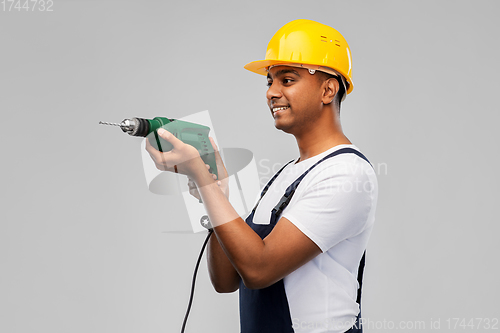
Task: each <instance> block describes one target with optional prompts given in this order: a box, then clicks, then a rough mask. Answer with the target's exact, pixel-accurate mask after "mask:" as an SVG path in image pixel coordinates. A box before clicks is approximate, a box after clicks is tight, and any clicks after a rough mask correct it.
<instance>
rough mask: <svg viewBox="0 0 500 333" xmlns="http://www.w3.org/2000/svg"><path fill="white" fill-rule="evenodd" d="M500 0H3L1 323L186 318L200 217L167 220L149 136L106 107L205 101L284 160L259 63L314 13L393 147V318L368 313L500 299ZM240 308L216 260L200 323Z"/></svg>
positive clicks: (378, 150)
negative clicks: (29, 0) (127, 131)
mask: <svg viewBox="0 0 500 333" xmlns="http://www.w3.org/2000/svg"><path fill="white" fill-rule="evenodd" d="M499 9H500V6H499V4H498V2H497V1H309V2H305V1H252V2H250V1H247V2H236V1H227V0H226V1H184V2H181V1H178V2H175V3H174V2H166V1H163V2H162V1H62V0H54V6H53V10H54V11H53V12H50V13H49V12H16V11H11V12H8V11H7V12H4V11H1V12H0V50H1V52H0V61H1V72H0V94H1V99H0V110H1V112H2V113H1V114H2V118H1V122H2V131H1V135H2V140H1V141H0V144H1V150H2V165H1V168H2V169H1V170H2V172H1V185H2V186H1V195H2V200H1V202H2V203H1V204H2V215H1V216H2V218H1V224H0V263H1V274H0V331H2V332H8V333H17V332H22V333H25V332H50V333H56V332H65V333H66V332H75V333H76V332H85V333H87V332H122V333H129V332H130V333H132V332H178V331H179V330H180V326H181V322H182V318H183V315H184V312H185V309H186V305H187V300H188V296H189V288H190V279H191V274H192V270H193V267H194V264H195V260H196V257H197V255H198V251H199V249H200V247H201V244H202V241H203V239H204V235H193V234H174V233H165V231H170V230H175V229H176V228H179V230H180V229H183V227H180V226H182V224H183V223H186V222H185V221H186V219H187V213H186V211H185V209H184V204H183V201H182V199H181V197H168V196H158V195H154V194H153V193H151V192H149V191H148V189H147V186H146V182H145V179H144V174H143V171H142V162H141V157H140V150H139V146H140V140H139V139H135V138H130V137H128V136H126V135H124V134H122V133H121V131H119V130H118V129H116V128H107V127H104V126H100V125H98V124H97V123H98V122H99V120H104V121H120V120H122V119H123V118H127V117H132V116H141V117H154V116H167V117H171V118H180V117H183V116H186V115H189V114H192V113H195V112H198V111H203V110H207V109H208V110H209V111H210V115H211V118H212V122H213V124H214V128H215V130H216V132H217V138H218V140H219V144H220V146H222V147H241V148H246V149H249V150H251V151H253V152H254V155H255V158H256V161H257V162H258V164H259V171H260V173H261V175H260V176H261V177H262V181H264V180H266V179H268V178H269V177H270V173H269V172H268V170H267V169H266V166H267V167H269V166H272V165H273V164H276V165H280V164H282V163H284V162H286V161H288V160H290V159H292V158H295V157H296V156H297V154H298V151H297V148H296V146H295V140H294V139H293V137H291V136H289V135H287V134H284V133H282V132H279V131H277V130H275V129H274V126H273V120H272V118H271V116H270V114H269V111H268V109H267V106H266V103H265V90H266V87H265V84H266V81H265V78H264V77H262V76H259V75H256V74H253V73H250V72H248V71H246V70H244V69H243V65H245V64H246V63H247V62H250V61H253V60H260V59H262V58H263V57H264V55H265V49H266V46H267V42H268V41H269V39H270V38H271V37H272V35H273V34H274V32H275V31H276V30H277V29H279V28H280V27H281V26H282V25H283V24H285V23H287V22H288V21H291V20H293V19H298V18H308V19H313V20H316V21H319V22H322V23H325V24H329V25H331V26H333V27H335V28H336V29H337V30H339V31H340V32H341V33H342V34H343V35H344V36H345V38H346V39H347V41H348V42H349V44H350V46H351V51H352V54H353V73H354V83H355V88H354V91H353V93H352V94H351V95H349V97H348V98H347V100H346V102H345V103H344V105H343V107H342V114H341V115H342V122H343V126H344V130H345V132H346V134H347V136H348V137H349V138H350V139H351V140H352V141H353V142H354V143H355V144H356V145H357V146H358V147H360V148H361V149H362V150H363V152H365V153H366V155H367V156H368V157H369V158H370V159H371V161H372V162H373V164H374V165H375V166H376V167H378V166H380V172H379V183H380V198H379V206H378V213H377V222H376V227H375V229H374V232H373V234H372V238H371V241H370V244H369V248H368V263H367V267H366V275H365V285H364V294H363V315H364V317H366V318H368V319H369V320H370V321H371V322H377V323H379V324H377V325H379V329H377V328H376V327H371V328H370V327H368V328H367V329H366V331H367V332H386V331H390V330H391V329H390V327H387V326H386V329H383V328H382V326H381V325H382V322H383V321H385V322H386V323H389V322H393V323H394V324H395V325H396V328H397V325H399V323H400V322H401V321H405V322H406V321H422V322H425V325H426V329H425V330H424V329H422V328H421V329H413V330H411V329H406V330H404V331H408V332H410V331H416V332H417V331H419V332H421V331H427V330H429V329H430V323H431V321H433V322H436V321H437V320H440V323H441V330H443V331H447V330H448V329H447V327H448V322H447V321H446V320H447V319H449V318H459V319H462V318H465V319H467V322H468V320H469V319H471V318H489V319H490V320H492V319H493V318H498V317H499V313H500V312H499V305H498V297H499V296H500V293H499V287H498V281H499V278H500V274H499V269H498V258H497V255H498V252H499V245H498V242H497V239H498V232H499V231H500V230H499V226H498V222H499V219H498V217H497V216H496V214H495V213H494V210H495V208H496V206H498V202H499V200H498V199H499V186H500V184H499V177H498V171H497V170H498V148H497V144H498V142H499V134H498V131H497V127H498V120H499V117H498V111H499V110H498V92H499V90H500V84H499V83H498V82H499V81H498V74H499V66H498V63H497V62H498V59H499V58H500V48H499V46H498V36H499V24H498V23H497V22H498V21H497V19H498V12H499ZM497 320H498V319H497ZM453 324H454V321H453V320H451V326H452V327H453ZM475 324H476V325H478V321H477V320H476V322H475ZM238 325H239V324H238V310H237V295H236V294H231V295H218V294H216V293H215V292H214V291H213V290H212V288H211V285H210V282H209V280H208V275H207V272H206V262H205V261H204V262H203V264H202V266H201V269H200V274H199V277H198V282H197V291H196V296H195V301H194V307H193V310H192V313H191V317H190V321H189V323H188V332H237V331H238V327H239V326H238ZM386 325H388V324H386ZM408 325H411V324H408ZM408 325H407V326H408ZM499 325H500V324H497V326H496V327H497V329H498V327H499ZM394 330H396V329H394ZM399 331H403V329H402V328H400V329H399ZM456 331H477V332H481V331H484V332H487V331H491V330H487V329H485V325H479V327H475V328H474V329H472V328H470V327H467V328H461V327H457V328H456Z"/></svg>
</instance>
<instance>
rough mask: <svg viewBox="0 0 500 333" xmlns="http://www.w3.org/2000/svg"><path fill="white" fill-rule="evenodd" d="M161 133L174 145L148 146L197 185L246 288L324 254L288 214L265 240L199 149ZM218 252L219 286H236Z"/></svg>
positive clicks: (161, 163) (162, 165) (166, 166)
mask: <svg viewBox="0 0 500 333" xmlns="http://www.w3.org/2000/svg"><path fill="white" fill-rule="evenodd" d="M158 134H159V135H160V136H161V137H162V138H163V139H165V140H167V141H169V142H170V143H171V144H172V145H173V147H174V148H173V149H172V150H171V151H169V152H165V153H162V152H159V151H157V150H156V149H154V148H153V147H152V146H151V145H150V144H149V142H146V149H147V151H148V152H149V154H150V155H151V158H152V159H153V161H154V162H155V164H156V167H157V168H158V169H160V170H168V171H172V172H178V173H182V174H185V175H187V176H188V177H190V178H191V179H192V180H193V181H194V182H195V183H196V185H197V187H198V191H199V193H200V195H201V198H202V200H203V204H204V205H205V208H206V211H207V213H208V216H209V218H210V222H211V223H212V225H213V227H214V231H215V235H216V237H217V239H218V241H219V242H218V243H219V244H220V247H221V249H222V250H223V252H224V253H225V255H226V257H227V259H228V260H229V262H230V263H231V264H232V266H233V267H234V268H235V270H236V272H237V273H238V274H239V276H240V277H241V279H242V280H243V283H244V284H245V286H247V287H248V288H251V289H261V288H265V287H267V286H270V285H272V284H273V283H275V282H277V281H279V280H281V279H282V278H284V277H285V276H286V275H288V274H290V273H291V272H293V271H294V270H296V269H297V268H299V267H300V266H302V265H304V264H305V263H307V262H308V261H310V260H311V259H313V258H314V257H316V256H317V255H318V254H320V253H321V250H320V248H319V247H318V246H317V245H316V244H315V243H314V242H313V241H312V240H311V239H309V238H308V237H307V236H306V235H304V234H303V233H302V232H301V231H300V230H299V229H298V228H297V227H296V226H295V225H294V224H292V223H291V222H290V221H288V220H287V219H286V218H281V219H280V220H279V221H278V223H277V224H276V226H275V227H274V229H273V231H272V232H271V233H270V234H269V235H268V236H267V237H266V238H265V239H261V238H260V236H259V235H257V233H255V232H254V231H253V230H252V228H250V226H249V225H247V224H246V223H245V221H243V219H242V218H241V217H240V216H239V215H238V213H237V212H236V210H235V209H234V208H233V206H231V204H230V203H229V201H228V199H227V198H226V196H225V195H224V193H223V191H222V190H221V189H220V188H219V186H218V185H217V182H216V181H215V180H214V179H213V178H212V175H211V174H210V173H209V172H208V170H207V168H206V165H205V162H203V160H202V159H201V158H200V155H199V153H198V151H197V150H196V148H194V147H192V146H190V145H187V144H185V143H183V142H182V141H180V140H179V139H177V138H176V137H174V136H173V135H172V134H171V133H169V132H167V131H164V130H162V129H160V130H158ZM211 245H212V246H215V245H216V244H211ZM213 254H216V256H215V257H213V258H212V259H215V258H217V260H216V261H212V262H213V263H214V264H215V266H213V267H212V268H214V267H218V268H221V269H220V270H219V269H216V270H215V271H214V273H216V276H217V277H221V279H220V281H217V283H216V284H218V283H219V282H223V283H221V284H222V285H224V286H221V289H222V290H225V289H226V287H228V288H227V290H230V289H232V288H231V287H234V284H233V283H234V282H235V280H233V279H232V278H231V276H233V277H234V275H233V274H228V275H227V276H226V275H224V273H222V272H227V270H226V269H224V268H228V266H227V262H224V260H223V259H222V258H223V257H221V256H220V251H219V252H217V250H216V251H215V252H213ZM218 264H219V266H217V265H218ZM211 266H212V265H211ZM219 273H222V275H219ZM216 280H217V279H216ZM224 282H227V283H228V285H225V283H224ZM218 287H219V286H218Z"/></svg>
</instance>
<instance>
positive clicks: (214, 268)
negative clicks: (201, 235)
mask: <svg viewBox="0 0 500 333" xmlns="http://www.w3.org/2000/svg"><path fill="white" fill-rule="evenodd" d="M207 262H208V274H209V275H210V281H211V282H212V285H213V286H214V289H215V291H217V292H218V293H232V292H234V291H236V290H238V288H239V287H240V276H239V275H238V272H236V270H235V269H234V267H233V264H231V262H230V261H229V259H228V258H227V256H226V254H225V253H224V250H222V247H221V246H220V244H219V240H218V239H217V237H216V235H215V233H212V235H211V236H210V240H209V243H208V254H207Z"/></svg>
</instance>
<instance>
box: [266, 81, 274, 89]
mask: <svg viewBox="0 0 500 333" xmlns="http://www.w3.org/2000/svg"><path fill="white" fill-rule="evenodd" d="M272 85H273V81H271V80H269V81H267V84H266V86H267V87H268V88H269V87H271V86H272Z"/></svg>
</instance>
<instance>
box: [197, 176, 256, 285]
mask: <svg viewBox="0 0 500 333" xmlns="http://www.w3.org/2000/svg"><path fill="white" fill-rule="evenodd" d="M192 178H193V179H194V181H195V182H196V185H197V187H198V191H199V193H200V195H201V198H202V200H203V203H204V205H205V208H206V210H207V213H208V216H209V217H210V222H211V223H212V226H213V227H214V231H215V234H216V237H217V239H218V240H219V243H220V246H221V249H222V250H223V251H224V253H225V255H226V257H227V258H228V259H229V261H230V263H231V264H232V266H233V267H234V268H235V269H236V271H237V272H238V274H239V275H240V276H241V278H242V279H243V282H244V283H245V284H250V285H251V284H253V283H254V281H255V279H259V278H260V274H259V271H260V268H261V267H262V264H263V258H264V256H263V253H264V242H263V240H262V239H261V238H260V237H259V235H257V234H256V233H255V232H254V231H253V230H252V229H251V228H250V226H248V225H247V224H246V223H245V221H243V219H242V218H241V217H240V216H239V215H238V213H237V212H236V210H235V209H234V208H233V206H231V204H230V203H229V201H228V200H227V198H226V196H225V195H224V193H223V192H222V191H221V190H220V188H219V187H218V186H217V183H216V182H214V180H213V179H212V178H211V176H210V175H207V173H201V172H200V174H199V175H197V177H196V176H195V177H192ZM213 240H214V238H213V236H212V241H213ZM213 245H215V244H212V246H213ZM212 249H214V248H212Z"/></svg>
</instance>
